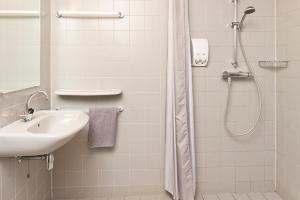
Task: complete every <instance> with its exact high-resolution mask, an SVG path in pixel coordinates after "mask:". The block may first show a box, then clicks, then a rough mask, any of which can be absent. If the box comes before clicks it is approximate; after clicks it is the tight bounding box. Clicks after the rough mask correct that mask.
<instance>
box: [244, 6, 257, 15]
mask: <svg viewBox="0 0 300 200" xmlns="http://www.w3.org/2000/svg"><path fill="white" fill-rule="evenodd" d="M254 12H255V8H254V7H252V6H249V7H247V8H246V9H245V11H244V13H245V15H249V14H252V13H254Z"/></svg>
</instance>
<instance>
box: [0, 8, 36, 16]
mask: <svg viewBox="0 0 300 200" xmlns="http://www.w3.org/2000/svg"><path fill="white" fill-rule="evenodd" d="M39 16H40V11H26V10H0V17H39Z"/></svg>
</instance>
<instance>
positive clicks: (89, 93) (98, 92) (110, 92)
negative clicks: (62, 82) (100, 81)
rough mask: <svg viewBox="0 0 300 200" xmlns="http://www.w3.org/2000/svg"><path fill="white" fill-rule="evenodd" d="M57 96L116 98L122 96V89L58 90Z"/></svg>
mask: <svg viewBox="0 0 300 200" xmlns="http://www.w3.org/2000/svg"><path fill="white" fill-rule="evenodd" d="M55 94H56V95H58V96H82V97H93V96H94V97H95V96H116V95H120V94H122V90H120V89H60V90H56V91H55Z"/></svg>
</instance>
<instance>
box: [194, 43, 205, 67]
mask: <svg viewBox="0 0 300 200" xmlns="http://www.w3.org/2000/svg"><path fill="white" fill-rule="evenodd" d="M208 54H209V48H208V40H207V39H198V38H197V39H196V38H195V39H192V65H193V67H207V64H208Z"/></svg>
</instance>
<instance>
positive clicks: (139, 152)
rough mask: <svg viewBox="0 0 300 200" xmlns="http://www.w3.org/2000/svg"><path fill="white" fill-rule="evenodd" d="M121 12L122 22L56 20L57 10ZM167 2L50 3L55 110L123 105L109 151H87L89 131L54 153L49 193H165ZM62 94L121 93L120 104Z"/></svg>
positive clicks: (93, 0) (100, 0)
mask: <svg viewBox="0 0 300 200" xmlns="http://www.w3.org/2000/svg"><path fill="white" fill-rule="evenodd" d="M59 9H61V10H79V11H86V10H87V11H90V10H99V11H113V10H114V11H121V12H123V13H124V14H125V18H124V19H57V18H56V17H55V14H56V10H59ZM165 11H166V1H161V0H88V1H86V0H72V1H68V0H53V1H52V74H53V81H52V82H53V85H52V90H53V91H52V94H53V108H55V107H60V108H62V109H64V108H81V109H87V108H89V107H95V106H99V107H108V106H123V107H124V108H125V111H124V112H123V113H122V114H121V115H120V116H119V126H118V136H117V145H116V148H114V149H96V150H90V149H89V148H88V145H87V130H84V131H82V133H81V135H80V136H78V137H76V138H75V139H74V140H73V141H72V142H71V143H70V144H68V145H66V146H65V147H64V148H62V149H60V150H59V151H58V152H57V153H56V155H55V156H56V166H55V170H54V194H55V196H56V197H58V198H64V197H71V198H72V197H73V198H74V197H99V196H111V195H130V194H133V195H134V194H137V193H147V192H160V191H163V187H162V185H163V174H162V173H163V170H162V167H163V158H164V154H163V152H164V151H163V146H164V145H163V144H164V142H163V138H164V136H163V129H164V128H163V126H164V120H163V117H164V116H163V115H164V106H163V104H164V94H165V92H164V88H165V87H164V85H165V81H164V80H165V78H164V77H165V75H164V73H165V63H166V61H165V60H166V35H165V34H166V31H167V29H166V20H167V17H166V16H167V15H166V12H165ZM64 88H71V89H72V88H75V89H76V88H92V89H101V88H102V89H107V88H119V89H122V90H123V92H124V94H123V95H121V96H117V97H95V98H77V99H76V98H71V97H70V98H60V97H58V96H56V95H55V94H54V91H55V90H57V89H64Z"/></svg>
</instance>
